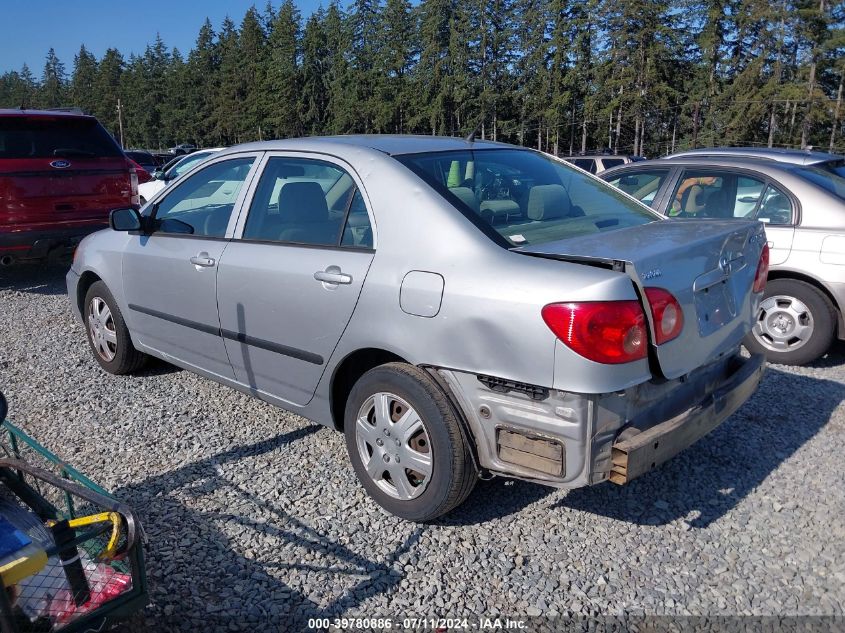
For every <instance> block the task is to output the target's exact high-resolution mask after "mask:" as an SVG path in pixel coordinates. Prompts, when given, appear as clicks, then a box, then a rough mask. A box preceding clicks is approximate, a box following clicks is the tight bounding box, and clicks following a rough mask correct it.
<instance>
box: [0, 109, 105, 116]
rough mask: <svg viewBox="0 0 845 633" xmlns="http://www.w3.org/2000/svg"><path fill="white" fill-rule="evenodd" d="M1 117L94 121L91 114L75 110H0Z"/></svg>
mask: <svg viewBox="0 0 845 633" xmlns="http://www.w3.org/2000/svg"><path fill="white" fill-rule="evenodd" d="M0 117H22V118H23V117H26V118H29V117H50V118H58V117H66V118H70V119H93V118H94V117H93V116H91V115H90V114H84V113H83V112H81V111H73V110H26V109H24V108H0Z"/></svg>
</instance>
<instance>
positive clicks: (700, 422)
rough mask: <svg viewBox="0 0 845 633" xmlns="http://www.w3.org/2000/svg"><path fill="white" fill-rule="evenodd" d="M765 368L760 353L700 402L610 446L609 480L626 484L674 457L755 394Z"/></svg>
mask: <svg viewBox="0 0 845 633" xmlns="http://www.w3.org/2000/svg"><path fill="white" fill-rule="evenodd" d="M764 368H765V362H764V357H763V355H762V354H755V355H754V356H752V357H751V358H749V359H747V360H744V361H742V362H741V364H740V365H739V367H738V368H737V370H736V371H735V372H734V373H733V374H732V375H731V376H730V378H728V379H727V380H726V381H725V382H724V383H723V384H722V385H720V386H719V387H718V388H717V389H716V390H715V391H714V392H712V393H711V394H710V395H708V396H707V397H706V398H705V399H704V400H703V401H702V402H699V403H698V404H697V405H695V406H694V407H692V408H691V409H688V410H687V411H684V412H683V413H681V414H680V415H677V416H675V417H673V418H671V419H669V420H666V421H665V422H661V423H659V424H656V425H654V426H652V427H650V428H648V429H645V430H640V429H636V431H638V432H635V433H632V434H630V435H628V436H627V437H625V439H622V438H620V439H618V440H617V441H616V442H614V444H613V449H612V461H613V467H612V468H611V472H610V481H612V482H613V483H615V484H625V483H628V482H629V481H631V480H632V479H635V478H636V477H639V476H640V475H643V474H645V473H647V472H648V471H649V470H651V469H652V468H654V467H656V466H658V465H659V464H662V463H663V462H665V461H666V460H668V459H670V458H671V457H674V456H675V455H677V454H678V453H680V452H681V451H682V450H684V449H685V448H687V447H689V446H691V445H692V444H694V443H695V442H697V441H698V440H700V439H701V438H702V437H704V436H705V435H707V434H708V433H709V432H710V431H712V430H713V429H715V428H716V427H717V426H719V425H720V424H721V423H722V422H724V421H725V420H726V419H727V418H728V417H729V416H730V415H731V414H732V413H734V411H736V410H737V409H739V407H741V406H742V405H743V403H745V401H746V400H748V399H749V398H750V397H751V395H752V394H753V393H754V392H755V391H756V389H757V385H759V384H760V380H761V379H762V377H763V370H764Z"/></svg>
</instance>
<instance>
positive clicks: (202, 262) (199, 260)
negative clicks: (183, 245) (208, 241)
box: [191, 251, 214, 268]
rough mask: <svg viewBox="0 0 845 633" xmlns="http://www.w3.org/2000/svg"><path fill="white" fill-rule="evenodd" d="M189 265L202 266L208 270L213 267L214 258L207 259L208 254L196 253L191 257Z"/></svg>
mask: <svg viewBox="0 0 845 633" xmlns="http://www.w3.org/2000/svg"><path fill="white" fill-rule="evenodd" d="M191 263H192V264H193V265H194V266H203V267H205V268H208V267H209V266H214V258H213V257H209V256H208V253H206V252H205V251H203V252H202V253H197V254H196V255H194V256H193V257H191Z"/></svg>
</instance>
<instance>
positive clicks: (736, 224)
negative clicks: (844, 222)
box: [515, 220, 765, 378]
mask: <svg viewBox="0 0 845 633" xmlns="http://www.w3.org/2000/svg"><path fill="white" fill-rule="evenodd" d="M764 245H765V233H764V231H763V225H762V224H760V223H759V222H749V221H730V220H728V221H706V222H705V221H701V220H690V221H684V220H674V221H661V222H652V223H649V224H644V225H641V226H636V227H631V228H626V229H619V230H617V231H612V232H607V233H595V234H591V235H587V236H581V237H575V238H571V239H566V240H560V241H558V242H551V243H545V244H537V245H532V246H524V247H520V248H518V249H515V250H516V251H517V252H521V253H525V254H527V255H534V256H541V257H550V258H553V259H561V260H565V261H577V262H581V263H584V264H591V265H598V266H605V267H608V268H612V269H615V270H619V271H624V272H625V273H627V274H628V276H629V277H630V278H631V281H632V282H633V283H634V286H635V287H636V290H637V294H638V295H639V297H640V300H641V301H642V302H643V308H644V311H645V313H646V318H647V320H648V322H649V330H650V337H649V338H650V341H651V349H652V356H653V358H654V359H655V360H656V361H657V365H658V366H659V370H660V373H661V374H662V375H663V376H665V377H666V378H677V377H679V376H682V375H684V374H686V373H689V372H690V371H692V370H693V369H695V368H696V367H699V366H701V365H704V364H706V363H708V362H710V361H712V360H713V359H714V358H718V357H719V356H721V355H723V354H726V353H728V352H730V351H732V350H733V349H734V348H736V346H737V345H739V343H740V342H741V341H742V338H743V337H744V336H745V335H746V334H747V333H748V332H749V331H750V330H751V327H752V324H753V322H754V317H755V314H756V310H757V303H758V301H759V296H758V295H755V294H753V293H752V285H753V283H754V277H755V274H756V272H757V265H758V262H759V259H760V254H761V252H762V249H763V246H764ZM646 288H663V289H665V290H668V291H669V292H670V293H671V294H672V295H673V296H674V297H675V298H676V299H677V300H678V302H679V304H680V306H681V309H682V312H683V317H684V327H683V330H682V331H681V333H680V335H679V336H678V337H677V338H675V339H673V340H671V341H667V342H665V343H663V344H662V345H655V341H656V336H655V324H654V323H653V320H652V317H651V310H650V308H649V305H648V303H647V301H646V299H645V290H646Z"/></svg>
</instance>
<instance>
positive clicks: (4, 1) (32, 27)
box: [0, 0, 345, 79]
mask: <svg viewBox="0 0 845 633" xmlns="http://www.w3.org/2000/svg"><path fill="white" fill-rule="evenodd" d="M253 4H255V5H256V6H257V7H258V9H259V11H263V10H264V7H265V5H266V4H267V0H164V1H156V0H135V1H134V2H127V1H126V0H64V1H60V0H0V13H2V16H3V18H2V22H3V26H4V28H3V36H2V37H0V73H4V72H6V71H9V70H20V68H21V66H23V64H24V63H26V64H27V65H29V68H30V70H31V71H32V73H33V75H35V77H36V78H37V79H40V78H41V73H42V71H43V70H44V58H45V56H46V55H47V51H48V50H49V49H50V47H53V48H54V49H56V54H57V55H58V56H59V59H60V60H61V61H62V62H63V63H64V65H65V70H66V71H67V72H68V74H70V72H71V70H72V69H73V57H74V55H76V53H78V52H79V46H80V45H81V44H85V47H86V48H87V49H88V50H89V51H91V52H92V53H93V54H94V55H95V56H96V57H97V59H100V58H101V57H102V56H103V53H105V52H106V49H107V48H117V49H118V50H119V51H120V52H121V53H123V55H124V57H127V58H128V57H129V54H130V53H143V51H144V49H145V48H146V46H147V44H149V43H152V42H153V41H154V40H155V37H156V33H160V34H161V38H162V39H163V40H164V43H165V44H166V45H167V46H168V47H170V48H173V47H174V46H175V47H176V48H178V49H179V50H180V51H181V52H182V53H183V54H186V53H187V52H188V51H189V50H190V49H191V48H193V45H194V43H195V41H196V38H197V34H198V33H199V30H200V27H201V26H202V23H203V22H204V21H205V18H206V17H209V18H210V19H211V23H212V24H213V25H214V28H215V30H218V29H219V28H220V24H221V23H222V22H223V18H225V17H226V15H229V16H230V17H231V18H232V19H233V20H234V21H235V23H236V24H240V22H241V20H242V19H243V16H244V14H245V13H246V11H247V9H249V7H250V6H252V5H253ZM323 4H324V5H328V0H323ZM342 4H345V3H342ZM278 5H279V0H273V6H274V7H276V8H278ZM296 5H297V6H298V7H299V10H300V11H301V12H302V15H303V17H307V16H309V15H310V14H311V13H312V12H313V11H314V10H315V9H316V8H317V7H318V6H320V0H296Z"/></svg>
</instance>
